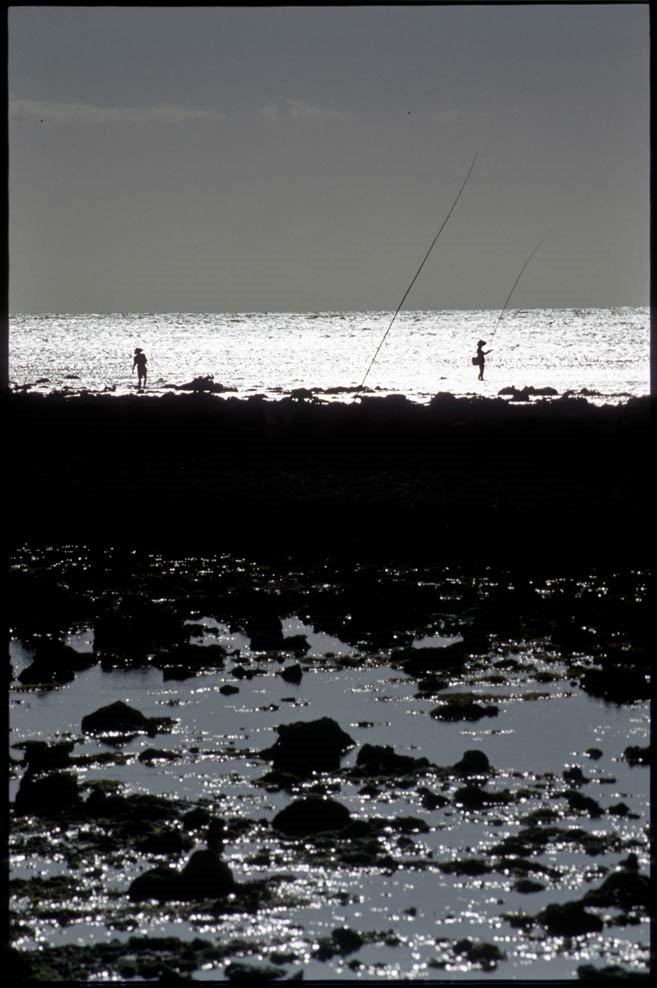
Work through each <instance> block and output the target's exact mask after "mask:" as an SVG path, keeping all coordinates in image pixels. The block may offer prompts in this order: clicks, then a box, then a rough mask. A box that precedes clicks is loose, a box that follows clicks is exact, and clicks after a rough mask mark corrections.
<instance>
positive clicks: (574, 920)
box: [536, 902, 604, 937]
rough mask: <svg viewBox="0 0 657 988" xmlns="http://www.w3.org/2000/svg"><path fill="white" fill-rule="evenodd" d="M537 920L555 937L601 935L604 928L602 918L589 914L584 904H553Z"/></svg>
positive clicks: (539, 914)
mask: <svg viewBox="0 0 657 988" xmlns="http://www.w3.org/2000/svg"><path fill="white" fill-rule="evenodd" d="M536 919H537V920H538V921H539V923H541V924H542V925H543V926H544V927H545V928H546V930H547V931H548V933H551V934H552V935H553V936H561V937H577V936H581V935H582V934H584V933H600V932H601V931H602V930H603V928H604V924H603V922H602V920H601V919H600V917H599V916H595V915H594V914H593V913H589V912H587V911H586V909H585V908H584V905H583V903H582V902H564V903H563V904H561V905H559V904H558V903H553V904H552V905H549V906H546V908H545V909H543V910H542V912H540V913H538V915H537V916H536Z"/></svg>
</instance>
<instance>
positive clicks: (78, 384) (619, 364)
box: [10, 308, 649, 402]
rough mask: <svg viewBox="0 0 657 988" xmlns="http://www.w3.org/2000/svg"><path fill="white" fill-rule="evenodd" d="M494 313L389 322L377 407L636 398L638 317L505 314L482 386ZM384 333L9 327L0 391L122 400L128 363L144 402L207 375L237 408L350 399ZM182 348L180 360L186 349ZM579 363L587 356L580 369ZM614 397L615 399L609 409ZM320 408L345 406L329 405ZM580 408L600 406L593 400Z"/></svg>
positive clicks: (66, 322)
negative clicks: (470, 399) (479, 351)
mask: <svg viewBox="0 0 657 988" xmlns="http://www.w3.org/2000/svg"><path fill="white" fill-rule="evenodd" d="M498 317H499V313H498V312H492V311H488V312H487V311H465V310H463V311H457V312H448V311H439V312H402V313H401V315H400V317H399V318H398V319H397V321H396V323H395V327H394V331H393V332H392V333H390V336H389V337H388V338H387V339H386V344H385V346H384V347H382V349H381V351H380V353H379V355H378V357H377V360H376V363H375V364H374V366H373V367H372V370H371V373H370V374H369V376H368V379H367V385H368V387H371V388H373V389H376V388H380V389H382V393H392V394H405V395H408V396H409V397H411V398H413V399H415V400H420V401H422V400H426V399H427V398H428V397H430V396H432V395H434V394H436V393H437V392H440V391H448V392H451V393H452V394H457V395H463V394H472V393H476V394H482V395H485V396H487V397H490V396H494V395H496V394H497V392H498V391H499V390H500V389H501V388H503V387H508V386H515V387H517V388H522V387H524V386H526V385H527V386H533V387H537V388H544V387H546V386H550V387H553V388H556V389H557V390H558V391H559V392H560V393H561V392H564V391H566V390H573V391H576V392H580V391H581V389H586V390H587V391H589V392H591V391H593V392H598V393H599V395H600V396H604V398H605V400H608V401H611V402H614V401H618V400H626V399H627V397H628V396H637V395H645V394H647V393H648V391H649V387H648V363H649V361H648V356H649V355H648V347H649V342H648V341H649V330H648V326H649V310H648V309H646V308H619V309H581V310H573V309H533V310H531V311H530V312H527V311H520V310H510V311H508V312H507V313H506V314H505V317H504V321H503V322H502V323H501V325H500V327H499V332H497V334H496V338H495V341H494V343H495V345H494V347H491V349H492V350H493V352H492V353H491V355H490V357H489V358H488V360H487V368H486V378H487V380H486V381H484V382H479V381H477V380H476V374H475V373H474V371H475V370H476V368H475V369H473V367H472V364H471V360H470V358H471V356H472V354H473V352H474V346H475V343H476V341H477V340H478V339H480V338H481V339H486V340H490V338H491V333H492V331H493V328H494V327H495V325H496V324H497V320H498ZM389 322H390V313H386V312H367V313H363V312H345V313H331V312H322V313H245V314H244V315H243V316H242V317H241V318H240V319H239V320H236V319H235V317H234V316H231V315H225V314H221V313H213V314H205V315H204V314H184V313H183V314H180V313H168V314H167V313H159V314H139V313H136V314H126V313H115V314H107V315H103V314H71V315H47V314H41V315H16V316H12V318H11V336H12V347H11V354H10V377H11V380H12V381H13V382H15V383H16V384H17V385H25V384H28V383H29V384H32V385H34V384H35V382H36V381H42V382H43V383H41V384H38V385H36V386H35V387H36V390H38V391H42V392H49V391H52V390H57V389H62V388H68V389H70V390H71V391H73V392H75V391H78V390H80V389H82V388H87V389H90V390H92V391H104V390H105V389H109V390H111V391H112V393H114V394H117V395H119V394H126V393H129V392H131V391H134V388H135V379H134V376H131V364H132V352H133V349H134V347H135V346H136V345H139V346H141V347H142V348H144V349H145V350H146V352H147V354H148V359H149V380H148V391H149V393H163V392H164V390H165V385H167V384H169V385H171V384H174V385H179V384H183V383H186V382H189V381H191V380H192V379H193V378H195V377H199V376H205V375H209V374H212V375H214V377H215V380H216V381H217V382H221V383H222V384H223V385H224V386H227V387H230V388H234V389H236V393H237V394H239V395H249V394H264V395H268V396H269V397H272V398H276V397H280V396H281V394H282V393H289V392H290V391H291V390H293V389H295V388H313V387H314V388H323V389H349V388H352V389H353V388H356V387H358V386H359V385H360V383H361V381H362V379H363V376H364V374H365V371H366V369H367V367H368V365H369V363H370V361H371V359H372V356H373V354H374V352H375V350H376V349H377V347H378V344H379V342H380V340H381V338H382V336H383V334H384V333H385V330H386V328H387V326H388V324H389ZM190 340H193V346H191V345H190ZM592 355H593V356H592ZM623 396H624V397H623ZM323 397H324V398H325V399H326V400H340V401H344V400H347V401H348V400H350V398H351V395H350V394H349V392H348V391H347V392H344V391H337V393H336V392H333V393H328V394H325V395H324V396H323ZM590 400H592V401H594V402H595V401H597V400H601V399H599V398H596V396H595V394H594V395H591V396H590Z"/></svg>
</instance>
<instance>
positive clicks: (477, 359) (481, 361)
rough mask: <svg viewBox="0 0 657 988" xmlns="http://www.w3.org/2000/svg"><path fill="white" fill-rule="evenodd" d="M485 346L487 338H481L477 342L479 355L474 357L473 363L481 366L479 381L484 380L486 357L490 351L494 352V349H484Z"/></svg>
mask: <svg viewBox="0 0 657 988" xmlns="http://www.w3.org/2000/svg"><path fill="white" fill-rule="evenodd" d="M485 346H486V340H479V342H478V343H477V356H476V357H473V358H472V363H473V364H474V365H475V366H476V367H478V368H479V377H478V380H479V381H483V379H484V366H485V364H486V360H485V358H486V357H487V356H488V354H489V353H492V352H493V351H492V350H484V347H485Z"/></svg>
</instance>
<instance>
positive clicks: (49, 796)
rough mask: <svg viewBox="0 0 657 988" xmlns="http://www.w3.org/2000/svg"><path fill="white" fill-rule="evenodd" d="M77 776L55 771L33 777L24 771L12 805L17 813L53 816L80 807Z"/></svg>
mask: <svg viewBox="0 0 657 988" xmlns="http://www.w3.org/2000/svg"><path fill="white" fill-rule="evenodd" d="M81 805H82V801H81V799H80V792H79V788H78V780H77V776H75V775H72V774H71V773H69V772H57V773H55V774H53V775H47V776H44V777H42V778H35V777H34V775H33V774H32V773H31V772H29V771H28V772H26V773H25V774H24V776H23V778H22V779H21V782H20V786H19V787H18V792H17V793H16V801H15V803H14V807H15V809H16V812H17V813H20V814H27V813H33V814H35V816H43V817H54V816H59V815H60V814H62V813H66V812H67V811H70V810H77V809H79V808H80V807H81Z"/></svg>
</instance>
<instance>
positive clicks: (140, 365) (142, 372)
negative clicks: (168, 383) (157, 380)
mask: <svg viewBox="0 0 657 988" xmlns="http://www.w3.org/2000/svg"><path fill="white" fill-rule="evenodd" d="M147 363H148V360H147V358H146V354H145V353H144V351H143V350H142V349H141V347H136V348H135V359H134V360H133V361H132V372H133V374H134V370H135V367H136V368H137V387H138V388H141V387H145V386H146V378H147V377H148V370H147V368H146V364H147Z"/></svg>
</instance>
